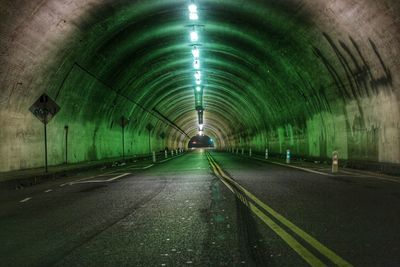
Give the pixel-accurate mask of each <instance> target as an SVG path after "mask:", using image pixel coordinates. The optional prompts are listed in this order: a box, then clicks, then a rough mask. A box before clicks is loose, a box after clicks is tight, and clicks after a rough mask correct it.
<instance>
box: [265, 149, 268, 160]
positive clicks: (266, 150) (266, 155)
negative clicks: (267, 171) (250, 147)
mask: <svg viewBox="0 0 400 267" xmlns="http://www.w3.org/2000/svg"><path fill="white" fill-rule="evenodd" d="M265 159H268V148H266V149H265Z"/></svg>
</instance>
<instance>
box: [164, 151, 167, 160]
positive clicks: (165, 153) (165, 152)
mask: <svg viewBox="0 0 400 267" xmlns="http://www.w3.org/2000/svg"><path fill="white" fill-rule="evenodd" d="M164 155H165V158H166V159H167V158H168V152H167V150H165V151H164Z"/></svg>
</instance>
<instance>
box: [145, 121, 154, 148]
mask: <svg viewBox="0 0 400 267" xmlns="http://www.w3.org/2000/svg"><path fill="white" fill-rule="evenodd" d="M153 128H154V126H153V125H152V124H151V123H148V124H147V125H146V129H147V130H148V131H149V154H151V136H150V135H151V130H153Z"/></svg>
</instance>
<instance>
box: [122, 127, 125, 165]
mask: <svg viewBox="0 0 400 267" xmlns="http://www.w3.org/2000/svg"><path fill="white" fill-rule="evenodd" d="M122 161H125V126H124V125H123V123H122Z"/></svg>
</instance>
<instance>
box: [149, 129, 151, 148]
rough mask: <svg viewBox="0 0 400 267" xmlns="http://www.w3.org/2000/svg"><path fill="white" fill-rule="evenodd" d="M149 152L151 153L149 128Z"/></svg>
mask: <svg viewBox="0 0 400 267" xmlns="http://www.w3.org/2000/svg"><path fill="white" fill-rule="evenodd" d="M149 153H151V140H150V130H149Z"/></svg>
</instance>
